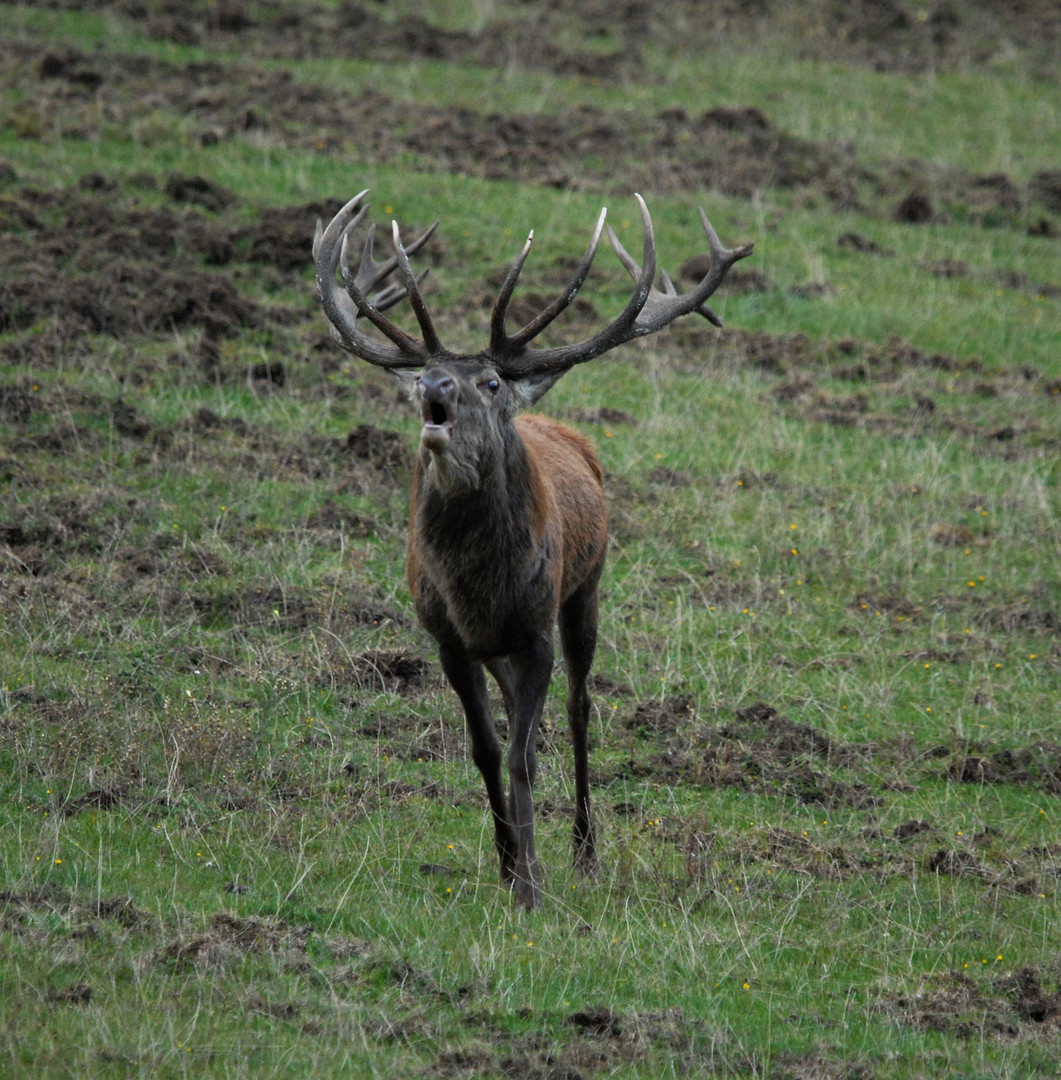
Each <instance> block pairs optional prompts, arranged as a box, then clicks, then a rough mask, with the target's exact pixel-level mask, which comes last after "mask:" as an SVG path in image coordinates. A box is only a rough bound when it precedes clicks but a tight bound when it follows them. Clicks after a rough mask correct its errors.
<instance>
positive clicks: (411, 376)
mask: <svg viewBox="0 0 1061 1080" xmlns="http://www.w3.org/2000/svg"><path fill="white" fill-rule="evenodd" d="M387 370H388V372H389V373H390V374H391V375H393V376H394V381H395V382H396V383H397V384H398V385H399V386H400V387H401V390H402V393H403V394H404V395H405V396H406V397H407V398H408V399H409V400H410V401H412V402H415V401H416V381H417V379H419V378H420V369H419V368H415V369H411V368H388V369H387Z"/></svg>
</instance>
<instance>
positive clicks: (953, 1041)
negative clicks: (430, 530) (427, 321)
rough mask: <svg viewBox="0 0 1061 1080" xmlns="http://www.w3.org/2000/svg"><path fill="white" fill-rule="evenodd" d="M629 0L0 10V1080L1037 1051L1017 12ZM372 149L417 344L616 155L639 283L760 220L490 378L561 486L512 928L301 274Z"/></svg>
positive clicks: (445, 332) (537, 248)
mask: <svg viewBox="0 0 1061 1080" xmlns="http://www.w3.org/2000/svg"><path fill="white" fill-rule="evenodd" d="M667 7H668V10H669V9H671V8H673V11H670V10H669V14H668V18H667V19H666V20H664V19H662V18H660V17H659V16H658V15H654V14H652V13H650V12H647V9H645V10H643V9H642V7H641V6H640V5H628V6H627V7H620V8H618V9H617V8H616V6H615V5H605V4H603V3H595V2H590V3H588V4H577V5H576V4H564V3H545V2H544V0H542V2H536V0H532V2H528V3H524V4H520V5H515V6H505V5H500V4H495V3H492V2H491V0H479V2H477V3H475V4H471V5H468V4H463V3H462V4H456V3H447V2H444V0H431V2H428V0H420V2H418V0H392V2H390V3H388V4H386V5H383V4H376V3H367V4H365V5H363V6H362V5H358V4H352V3H333V2H330V0H317V2H314V3H298V4H295V3H291V2H289V0H261V2H252V0H247V2H246V3H240V2H234V0H226V2H218V3H214V2H209V3H208V2H202V3H200V2H195V3H191V4H184V5H180V4H172V3H168V2H167V0H138V2H135V3H134V2H121V0H119V2H115V3H109V2H107V0H95V2H93V3H75V2H72V0H71V2H66V0H55V2H52V3H46V4H34V5H32V6H29V5H23V4H10V3H3V4H0V101H2V104H3V108H2V109H0V237H2V239H0V260H2V273H0V1075H4V1076H8V1075H9V1076H13V1077H14V1076H27V1077H28V1076H32V1077H42V1078H47V1077H53V1076H54V1077H59V1076H63V1077H66V1076H71V1075H72V1076H86V1077H89V1076H91V1077H97V1076H98V1077H141V1076H143V1077H148V1076H150V1077H152V1078H155V1077H160V1078H171V1077H172V1078H176V1077H186V1076H196V1077H199V1076H204V1077H215V1076H216V1077H225V1078H238V1077H250V1076H253V1077H255V1080H270V1078H284V1077H296V1076H297V1077H299V1078H300V1080H308V1078H310V1077H318V1076H326V1075H327V1076H336V1075H338V1076H350V1077H377V1076H378V1077H393V1076H414V1077H428V1078H440V1080H460V1078H470V1077H491V1078H492V1077H521V1078H525V1077H526V1078H535V1080H539V1078H540V1080H579V1078H584V1080H590V1078H596V1077H606V1076H607V1077H617V1078H635V1077H644V1078H648V1077H652V1078H657V1077H667V1076H675V1077H677V1076H741V1077H747V1076H752V1077H760V1078H763V1080H788V1078H791V1080H840V1078H858V1080H885V1078H900V1077H902V1078H908V1077H928V1076H931V1077H939V1076H963V1077H976V1078H984V1080H987V1078H998V1077H1032V1076H1036V1077H1037V1076H1054V1075H1058V1074H1059V1073H1061V950H1059V945H1058V942H1059V941H1061V906H1059V899H1061V831H1059V829H1061V731H1059V723H1061V712H1059V705H1058V700H1059V691H1061V639H1059V632H1061V464H1059V458H1061V455H1059V450H1061V417H1059V410H1061V272H1059V266H1061V260H1059V255H1058V252H1059V247H1058V245H1059V238H1061V83H1059V74H1061V72H1059V68H1058V64H1057V59H1056V57H1057V55H1058V54H1059V51H1058V46H1059V44H1061V25H1059V19H1058V16H1057V14H1056V12H1055V11H1054V10H1053V8H1054V6H1053V5H1052V4H1048V3H1041V4H1037V3H1034V2H1029V3H1028V4H1027V5H1025V6H1024V8H1023V9H1022V12H1017V13H1011V12H1010V10H1009V5H1004V4H1001V3H998V4H995V3H988V4H972V3H964V2H962V0H951V2H949V3H946V4H938V5H918V4H908V3H900V2H898V0H881V2H878V3H869V2H866V3H861V4H852V5H837V4H832V3H830V2H828V0H815V2H812V3H808V4H803V5H798V9H797V6H794V5H784V4H777V3H769V2H767V3H762V4H758V5H740V4H728V3H725V2H722V0H720V2H718V3H709V4H695V5H694V4H693V3H692V2H691V0H690V2H688V3H686V2H685V0H681V2H678V3H675V4H673V5H667ZM366 187H368V188H371V190H372V200H373V218H374V220H376V221H377V223H378V224H379V225H389V222H390V220H391V219H392V218H394V219H397V220H398V221H399V223H400V225H401V227H402V230H403V234H405V235H412V234H413V233H415V232H416V231H417V230H418V229H419V228H423V227H424V226H426V225H427V224H429V223H430V222H431V221H433V220H434V219H435V218H436V217H437V218H440V219H441V225H440V226H439V230H438V233H437V236H436V237H435V238H433V239H432V241H431V242H430V244H429V245H428V246H427V247H426V248H425V249H424V252H423V256H422V257H421V258H420V259H419V265H420V266H426V267H430V274H429V276H428V278H427V279H426V282H425V294H426V298H427V302H428V304H429V306H430V308H431V310H432V313H433V315H434V317H435V319H436V323H437V325H438V328H439V332H440V335H441V337H442V339H443V341H444V342H445V343H446V344H447V345H449V346H451V347H453V348H458V347H459V348H466V349H469V350H471V349H477V348H480V347H482V345H484V344H485V342H486V340H487V338H488V333H489V314H490V307H491V304H492V301H493V297H494V296H495V295H496V292H497V289H498V287H499V285H500V282H501V280H503V276H504V271H505V269H506V267H507V265H508V264H509V263H510V262H511V260H512V259H513V258H514V257H515V256H516V254H517V253H518V251H519V249H520V247H521V245H522V243H523V241H524V239H525V237H526V234H527V232H528V231H529V230H530V229H532V228H533V230H534V234H535V241H534V250H533V253H532V255H531V256H530V259H529V261H528V263H527V265H526V267H525V270H524V273H523V278H522V283H521V286H520V291H519V293H518V294H517V301H518V303H519V305H521V307H520V310H521V311H522V310H524V307H523V306H522V305H525V309H526V310H527V311H534V310H537V309H540V308H541V307H542V306H543V305H544V304H545V303H547V302H548V300H549V299H551V297H552V296H553V295H555V293H556V292H557V291H558V290H559V289H560V288H561V287H562V286H563V284H564V283H565V282H566V280H567V278H568V277H569V275H570V272H571V266H572V264H573V262H574V260H575V259H577V258H578V257H579V256H580V255H581V253H582V251H583V250H584V247H585V244H586V242H587V241H588V238H589V235H590V232H591V230H592V227H593V224H594V222H595V220H596V215H597V213H598V212H599V209H600V207H601V206H602V205H606V206H607V207H608V210H609V221H610V222H612V224H613V225H614V227H615V228H616V231H617V232H618V234H619V235H620V237H621V238H622V240H623V242H624V243H625V244H626V245H627V247H628V248H629V249H630V250H632V251H635V250H637V245H638V244H639V240H640V238H639V235H638V231H639V223H638V216H637V212H636V205H635V203H634V200H633V198H632V194H633V192H635V191H638V192H640V193H642V194H643V195H644V196H645V198H646V200H647V202H648V205H649V208H650V209H651V211H652V214H653V220H654V222H655V226H656V238H657V250H658V253H659V259H660V264H661V266H662V267H664V268H665V269H666V270H667V271H668V272H669V273H671V275H672V276H673V277H674V278H675V280H676V281H678V282H679V286H680V287H685V288H687V287H689V283H690V278H689V277H688V275H689V274H692V273H694V272H695V263H692V265H689V266H687V265H686V264H687V263H689V262H690V261H691V260H693V259H694V257H696V256H702V255H703V253H704V251H705V250H706V243H705V242H704V239H703V234H702V232H701V229H700V225H699V219H698V214H697V207H700V206H702V207H703V208H704V209H705V210H706V212H707V214H708V216H709V217H710V218H711V220H712V222H713V224H714V225H715V227H716V228H717V230H718V232H719V234H720V236H721V237H722V240H723V242H724V243H726V244H727V245H729V246H735V245H736V244H738V243H741V242H744V241H747V240H752V241H754V242H755V245H756V246H755V252H754V254H753V255H752V256H751V257H750V258H749V259H747V260H745V261H743V262H742V263H740V264H739V265H738V267H737V268H736V269H735V270H734V272H733V273H732V274H731V277H730V280H729V281H728V282H727V284H726V285H725V286H724V288H723V290H722V291H720V293H719V294H717V295H716V297H715V298H714V299H713V300H712V306H713V307H714V308H715V309H716V310H717V311H718V312H719V314H720V315H721V316H722V317H723V319H724V321H725V324H726V325H725V328H724V329H722V330H717V329H715V328H714V327H711V326H709V325H708V324H707V323H706V322H705V321H703V320H697V321H696V322H694V321H693V320H692V318H689V319H686V320H685V321H684V322H683V323H681V324H678V325H676V326H674V327H672V328H671V329H669V330H668V331H666V332H664V333H661V334H659V335H656V336H654V337H651V338H648V339H645V340H643V341H640V342H637V343H634V344H630V345H627V346H624V347H623V348H622V349H620V350H618V351H616V352H614V353H612V354H609V355H608V356H606V357H603V358H601V359H599V360H596V361H593V362H591V363H588V364H585V365H582V366H580V367H578V368H576V369H575V370H574V371H572V372H571V373H569V374H568V375H567V376H566V377H565V378H564V379H563V380H561V382H560V383H559V384H558V385H557V386H556V387H555V388H554V389H553V390H551V391H550V393H549V395H548V397H547V398H546V399H545V401H544V402H543V403H542V405H541V406H540V410H541V411H542V412H545V413H547V414H548V415H551V416H555V417H557V418H559V419H561V420H564V421H565V422H567V423H570V424H572V425H573V426H575V427H577V428H578V429H579V430H581V431H584V432H585V433H586V434H587V435H589V436H590V437H591V438H592V440H593V442H594V444H595V445H596V447H597V449H598V452H599V454H600V458H601V461H602V463H603V465H604V469H605V474H606V488H607V493H608V500H609V514H610V522H611V541H610V546H609V552H608V563H607V568H606V570H605V577H604V582H603V587H602V602H601V633H600V644H599V648H598V659H597V663H596V665H595V673H596V674H595V676H594V681H593V694H594V718H593V723H592V729H591V739H592V749H591V771H592V783H593V796H594V799H595V810H596V815H597V826H598V834H599V854H600V864H601V865H600V871H599V873H598V875H597V877H596V879H594V880H592V881H586V880H583V879H581V878H579V877H577V876H576V875H575V874H574V872H573V871H572V869H571V867H570V865H569V864H570V827H571V826H570V822H571V816H572V801H573V777H572V774H571V755H570V750H569V746H568V737H567V731H566V721H565V713H564V692H565V680H564V676H563V671H562V668H559V667H558V670H557V673H556V674H555V675H554V678H553V685H552V687H551V691H550V697H549V702H548V704H547V708H546V716H545V720H544V724H543V730H542V733H541V737H540V740H539V754H540V758H539V761H540V773H539V780H538V785H537V789H536V806H537V811H538V819H539V824H538V830H539V831H538V844H539V852H540V854H541V857H542V860H543V863H544V869H545V873H546V882H545V891H546V899H545V904H544V908H543V909H542V910H541V911H535V912H531V913H526V912H523V913H521V912H516V911H514V910H513V908H512V903H511V897H510V895H509V894H508V892H507V891H506V890H504V889H502V888H501V887H500V885H499V884H498V881H497V865H496V857H495V855H494V851H493V839H492V829H491V826H490V822H489V815H488V813H487V810H486V802H485V797H484V794H483V791H482V787H481V782H480V779H479V775H478V772H477V770H476V769H475V767H474V765H473V764H472V762H471V761H470V760H469V759H468V758H467V756H466V743H465V735H464V731H463V727H462V717H461V713H460V710H459V706H458V703H457V701H456V698H455V696H454V695H453V693H452V692H451V691H450V690H449V688H448V687H447V686H446V684H445V681H444V679H443V677H442V674H441V671H440V669H439V666H438V662H437V658H436V655H435V651H434V643H433V642H432V641H431V640H430V639H429V638H428V637H427V635H426V634H425V633H424V632H423V631H422V630H421V629H420V628H419V627H418V626H417V624H416V619H415V614H414V612H413V609H412V605H411V602H410V598H409V595H408V589H407V586H406V583H405V578H404V553H405V531H406V520H407V505H408V503H407V491H408V485H409V479H410V474H411V464H412V461H413V455H414V453H415V448H416V441H417V436H418V430H419V420H418V418H417V417H416V416H415V415H414V414H413V412H412V410H411V409H410V407H409V405H408V403H407V402H406V401H405V400H404V399H403V398H402V397H401V396H400V395H399V393H398V391H397V389H396V387H395V386H394V384H393V382H392V380H390V379H389V378H388V377H387V376H386V374H385V373H382V372H379V371H375V370H373V369H371V368H370V367H369V366H368V365H366V364H364V363H362V362H360V361H358V360H356V359H353V358H351V357H349V356H346V355H345V354H343V353H342V352H341V351H340V350H339V349H338V347H337V346H336V345H335V344H334V343H333V342H332V341H331V339H330V338H329V335H328V333H327V326H326V323H325V320H324V318H323V315H322V314H321V312H320V310H319V305H318V303H317V301H316V298H315V295H314V289H313V278H312V271H311V259H310V240H311V238H312V235H313V227H314V224H315V221H316V220H317V218H318V217H324V218H328V217H329V216H330V215H331V214H332V213H334V212H335V210H337V209H338V207H339V206H340V205H341V204H342V203H344V202H345V201H346V200H347V199H348V198H350V197H351V196H352V195H354V194H355V193H356V192H358V191H360V190H361V189H363V188H366ZM384 233H385V230H383V229H381V234H384ZM605 247H606V245H604V246H602V250H601V251H600V252H599V254H598V256H597V264H596V267H595V269H594V271H593V274H592V275H591V277H590V279H589V281H588V282H587V284H586V286H585V287H584V289H583V291H582V293H581V294H580V297H579V301H578V302H577V303H576V304H575V305H574V306H573V308H572V309H571V311H570V312H569V313H567V314H566V315H565V317H564V319H563V320H561V321H559V322H558V323H556V324H554V326H553V327H551V328H550V329H549V330H548V332H547V335H546V341H545V343H546V344H561V343H563V342H566V341H572V340H576V339H577V338H579V337H583V336H585V335H586V334H587V333H591V332H593V330H595V329H596V328H598V327H599V326H601V325H602V324H603V323H604V321H605V320H606V319H607V318H608V317H609V315H611V314H614V313H615V312H616V311H618V310H619V308H620V307H621V305H622V304H623V303H624V302H625V299H626V296H627V295H628V293H627V291H626V290H627V288H628V286H627V280H628V279H627V278H626V276H625V273H624V272H623V270H622V267H621V266H620V265H619V262H618V260H617V259H616V258H615V257H614V255H613V254H612V253H611V252H610V251H609V250H605V249H604V248H605ZM396 317H397V318H399V319H407V318H408V313H406V312H400V311H399V312H398V313H397V315H396ZM407 324H408V325H410V326H411V325H412V323H411V321H410V322H408V323H407ZM498 711H499V714H500V708H499V710H498Z"/></svg>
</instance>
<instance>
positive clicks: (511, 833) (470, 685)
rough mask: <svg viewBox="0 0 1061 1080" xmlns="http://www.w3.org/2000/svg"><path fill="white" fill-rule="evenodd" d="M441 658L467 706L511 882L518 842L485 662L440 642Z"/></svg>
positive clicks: (503, 870)
mask: <svg viewBox="0 0 1061 1080" xmlns="http://www.w3.org/2000/svg"><path fill="white" fill-rule="evenodd" d="M439 658H440V660H441V661H442V670H443V671H444V672H445V673H446V678H447V679H449V682H450V685H451V686H452V687H453V689H454V690H455V691H456V692H457V697H458V698H460V702H461V705H462V706H463V707H464V716H465V719H466V721H467V724H468V737H469V739H470V740H471V744H472V760H473V761H474V762H475V764H476V766H477V768H478V769H479V772H480V773H482V777H483V782H484V783H485V784H486V797H487V799H489V801H490V812H491V814H492V815H493V818H494V843H495V845H496V847H497V857H498V859H499V861H500V863H501V881H502V882H505V883H510V882H511V881H512V880H513V879H514V877H515V873H516V858H517V855H518V853H519V842H518V840H517V837H516V832H515V830H514V829H513V828H512V824H511V821H510V819H509V816H508V810H507V808H506V806H505V784H504V780H503V779H502V776H501V760H502V752H501V743H500V742H499V741H498V738H497V732H496V731H495V729H494V721H493V717H492V716H491V713H490V695H489V694H488V693H487V689H486V677H485V675H484V674H483V666H482V664H480V663H478V662H477V661H475V660H472V659H471V658H470V657H469V656H468V655H467V654H466V653H465V652H464V651H463V650H461V649H459V648H454V647H451V646H446V645H443V646H440V648H439Z"/></svg>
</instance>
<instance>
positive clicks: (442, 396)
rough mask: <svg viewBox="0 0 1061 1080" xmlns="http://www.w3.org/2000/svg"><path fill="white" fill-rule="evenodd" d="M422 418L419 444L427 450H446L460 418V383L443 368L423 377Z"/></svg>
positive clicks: (431, 371) (421, 386)
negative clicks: (458, 390) (456, 421)
mask: <svg viewBox="0 0 1061 1080" xmlns="http://www.w3.org/2000/svg"><path fill="white" fill-rule="evenodd" d="M419 386H420V418H421V419H422V420H423V422H424V426H423V430H422V431H421V432H420V443H421V445H423V446H424V447H426V448H427V449H428V450H442V449H444V448H445V447H446V446H447V445H448V443H449V439H450V434H451V433H452V431H453V424H454V421H455V420H456V416H457V383H456V381H455V380H454V378H453V376H452V375H450V374H449V372H448V371H445V370H444V369H441V370H430V371H425V372H424V373H423V374H422V375H421V376H420V382H419Z"/></svg>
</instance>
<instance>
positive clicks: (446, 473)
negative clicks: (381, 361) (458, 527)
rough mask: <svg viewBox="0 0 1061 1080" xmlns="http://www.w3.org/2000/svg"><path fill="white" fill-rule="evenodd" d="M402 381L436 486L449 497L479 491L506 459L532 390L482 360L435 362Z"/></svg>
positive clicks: (406, 376) (409, 373) (406, 375)
mask: <svg viewBox="0 0 1061 1080" xmlns="http://www.w3.org/2000/svg"><path fill="white" fill-rule="evenodd" d="M396 374H397V373H396ZM401 378H402V382H403V383H404V384H405V388H406V392H407V393H408V394H409V396H410V398H411V399H412V401H413V403H414V405H415V406H416V407H417V409H418V410H419V413H420V419H421V420H422V421H423V427H422V428H421V431H420V447H421V450H422V451H423V452H424V453H425V454H426V455H427V461H426V464H427V465H428V467H429V468H430V469H431V471H432V472H433V473H434V478H435V481H436V483H438V484H439V486H440V487H441V488H442V489H443V490H445V491H446V492H447V493H449V494H456V493H458V492H459V491H462V490H463V491H469V490H477V489H478V488H479V487H480V486H481V483H482V479H483V478H484V477H485V476H486V474H487V473H489V472H490V470H491V469H492V467H493V465H494V463H495V462H497V461H499V460H501V459H502V458H503V455H504V446H505V440H506V428H507V427H509V425H510V424H511V421H512V418H513V416H515V414H516V413H517V412H518V411H519V410H520V409H521V408H523V407H524V406H525V405H528V404H530V401H531V400H533V391H532V392H531V395H530V396H528V394H527V390H528V387H527V386H525V385H523V383H524V382H525V380H513V379H506V378H504V377H502V376H501V375H500V374H499V373H498V372H497V370H496V369H495V368H494V367H492V366H491V365H490V364H488V363H482V362H480V361H478V360H447V361H445V362H442V363H432V364H430V365H429V366H427V367H425V368H424V370H423V371H421V372H419V373H413V372H402V373H401ZM542 393H544V389H543V390H542ZM538 396H540V394H539V395H538Z"/></svg>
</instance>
